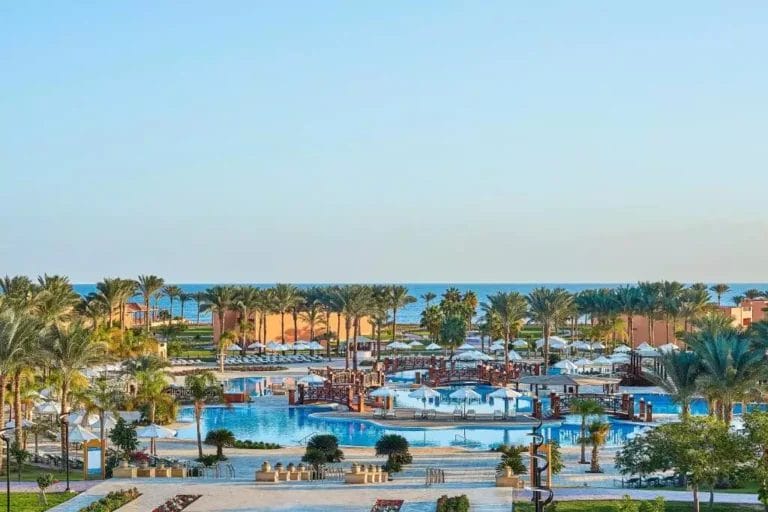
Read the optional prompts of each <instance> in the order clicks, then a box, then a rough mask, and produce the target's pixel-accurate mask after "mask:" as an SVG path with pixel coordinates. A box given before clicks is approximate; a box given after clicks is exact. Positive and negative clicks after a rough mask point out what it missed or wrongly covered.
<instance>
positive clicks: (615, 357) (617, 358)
mask: <svg viewBox="0 0 768 512" xmlns="http://www.w3.org/2000/svg"><path fill="white" fill-rule="evenodd" d="M608 359H610V360H611V361H613V362H614V363H628V362H629V356H628V355H627V354H612V355H611V357H609V358H608Z"/></svg>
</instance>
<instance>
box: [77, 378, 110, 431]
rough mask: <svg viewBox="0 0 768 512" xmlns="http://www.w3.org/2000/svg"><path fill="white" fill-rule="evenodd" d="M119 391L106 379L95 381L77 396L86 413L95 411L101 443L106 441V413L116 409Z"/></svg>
mask: <svg viewBox="0 0 768 512" xmlns="http://www.w3.org/2000/svg"><path fill="white" fill-rule="evenodd" d="M118 397H119V391H118V390H117V389H116V388H115V386H113V385H112V384H111V383H110V381H108V380H107V378H106V377H100V378H98V379H96V380H95V381H94V382H93V384H92V385H91V386H90V387H89V388H88V389H86V390H85V392H83V393H81V394H80V395H79V398H81V399H82V400H83V401H84V402H85V404H86V407H85V409H86V411H89V412H90V411H92V410H95V411H96V412H97V413H98V415H99V439H101V441H102V443H103V442H104V440H105V439H106V430H105V425H104V422H105V420H106V416H107V413H110V412H112V411H114V410H116V409H117V406H118Z"/></svg>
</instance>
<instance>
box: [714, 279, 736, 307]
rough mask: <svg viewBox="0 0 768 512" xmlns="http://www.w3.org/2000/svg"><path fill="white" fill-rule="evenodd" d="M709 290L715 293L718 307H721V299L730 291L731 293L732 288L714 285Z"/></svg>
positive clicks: (720, 284) (721, 284)
mask: <svg viewBox="0 0 768 512" xmlns="http://www.w3.org/2000/svg"><path fill="white" fill-rule="evenodd" d="M709 289H710V290H711V291H713V292H714V293H715V295H716V296H717V305H718V306H719V305H720V299H721V298H722V296H723V295H725V294H726V293H728V292H729V291H731V287H730V286H728V285H727V284H725V283H718V284H714V285H712V286H710V287H709Z"/></svg>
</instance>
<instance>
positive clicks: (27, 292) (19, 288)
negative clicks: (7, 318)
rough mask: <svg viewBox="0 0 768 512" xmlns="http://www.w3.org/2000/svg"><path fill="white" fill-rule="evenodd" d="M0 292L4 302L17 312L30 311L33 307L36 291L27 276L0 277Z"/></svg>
mask: <svg viewBox="0 0 768 512" xmlns="http://www.w3.org/2000/svg"><path fill="white" fill-rule="evenodd" d="M0 292H2V296H3V298H4V303H5V305H6V306H7V307H10V308H11V309H13V310H14V311H16V312H17V313H32V312H33V311H34V309H35V299H36V297H37V292H36V290H35V286H34V284H33V283H32V280H31V279H29V278H28V277H27V276H14V277H9V276H5V277H4V278H3V279H0Z"/></svg>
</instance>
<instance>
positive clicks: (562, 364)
mask: <svg viewBox="0 0 768 512" xmlns="http://www.w3.org/2000/svg"><path fill="white" fill-rule="evenodd" d="M553 366H554V367H555V368H558V369H560V370H566V371H567V372H571V371H573V370H575V369H576V368H578V366H576V365H575V364H574V363H573V361H571V360H569V359H563V360H562V361H558V362H556V363H555V364H554V365H553Z"/></svg>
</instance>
